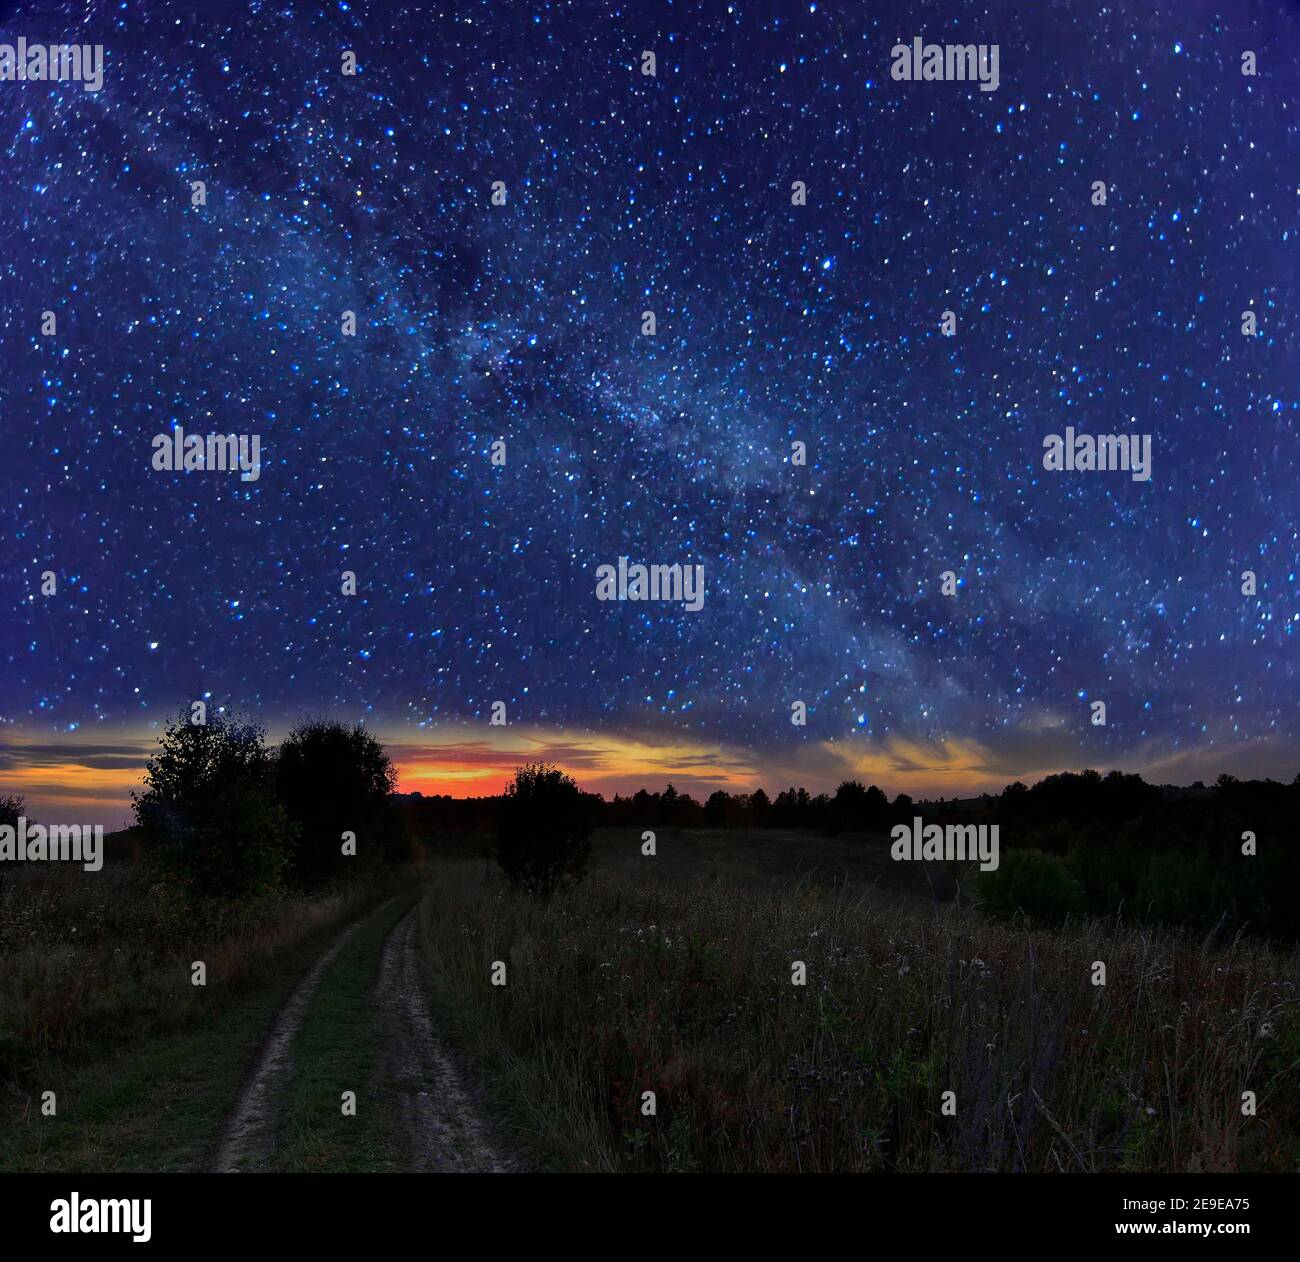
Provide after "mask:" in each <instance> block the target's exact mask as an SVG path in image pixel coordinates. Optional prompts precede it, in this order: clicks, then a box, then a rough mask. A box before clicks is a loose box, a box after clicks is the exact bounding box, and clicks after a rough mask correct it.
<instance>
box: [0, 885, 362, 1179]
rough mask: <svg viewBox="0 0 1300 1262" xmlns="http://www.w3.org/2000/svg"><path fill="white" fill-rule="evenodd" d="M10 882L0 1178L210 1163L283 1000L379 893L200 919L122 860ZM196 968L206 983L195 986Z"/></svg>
mask: <svg viewBox="0 0 1300 1262" xmlns="http://www.w3.org/2000/svg"><path fill="white" fill-rule="evenodd" d="M4 880H5V882H6V886H5V889H4V895H3V898H2V899H0V1170H47V1171H56V1170H71V1171H83V1170H84V1171H101V1170H104V1171H118V1170H192V1169H197V1168H199V1167H201V1165H202V1164H203V1162H204V1160H205V1159H206V1157H207V1155H208V1154H209V1152H210V1151H211V1149H212V1148H213V1146H214V1145H215V1143H216V1139H217V1136H218V1134H219V1132H220V1129H221V1125H222V1123H223V1121H224V1120H225V1117H226V1115H227V1112H228V1110H229V1109H230V1106H231V1103H232V1101H233V1100H234V1098H235V1095H236V1093H237V1092H238V1089H239V1086H240V1083H241V1082H242V1080H243V1077H244V1075H245V1074H246V1072H247V1070H248V1068H249V1066H250V1064H251V1063H252V1062H253V1060H254V1058H255V1057H256V1055H257V1052H258V1049H259V1047H260V1046H261V1044H262V1041H263V1040H264V1038H265V1037H266V1033H267V1030H268V1028H269V1026H270V1024H271V1022H272V1020H273V1019H274V1017H275V1014H276V1013H277V1012H278V1011H279V1009H280V1007H281V1006H282V1005H283V1003H284V1001H285V998H286V997H287V996H288V994H289V992H290V991H291V990H292V989H293V987H294V985H295V984H296V983H297V981H298V979H299V978H300V977H301V976H302V974H303V972H304V971H305V970H306V969H307V968H308V966H309V965H310V963H311V962H312V960H313V959H315V957H316V956H317V955H318V954H319V952H320V950H321V949H322V946H323V945H324V944H325V943H326V942H328V941H329V940H330V938H332V937H333V936H334V935H335V933H336V932H337V931H338V928H339V926H341V925H342V924H344V923H346V922H347V921H349V920H350V919H352V918H354V917H356V916H357V915H360V914H361V913H362V912H364V911H365V910H366V909H367V908H368V907H370V906H373V905H375V904H376V903H378V902H379V901H380V900H381V899H382V897H383V896H384V891H383V890H382V889H374V888H370V887H361V886H359V887H358V888H357V889H356V890H355V891H353V892H352V893H351V894H332V895H329V896H323V897H320V898H285V899H277V900H271V901H267V902H264V903H257V904H250V905H247V906H245V907H242V908H227V909H223V911H222V913H221V914H220V915H219V916H218V917H216V918H215V919H213V920H210V921H204V920H203V919H202V918H199V919H195V918H194V917H193V916H191V917H189V918H188V919H187V917H186V915H185V914H184V912H183V911H182V909H179V908H174V907H171V906H169V905H168V904H167V903H166V901H165V899H164V898H162V897H161V896H160V894H159V892H158V891H157V890H155V889H154V888H153V887H151V886H150V885H149V883H148V878H147V875H146V874H145V872H144V871H143V870H142V869H140V868H138V867H137V866H136V865H134V864H132V863H131V862H129V861H127V860H116V861H110V862H108V863H106V864H105V867H104V870H103V871H102V872H98V873H85V872H82V871H81V870H80V869H79V868H74V867H71V866H67V865H62V866H61V865H53V864H48V865H39V866H37V865H30V866H27V867H25V868H23V867H19V868H10V869H9V870H7V871H6V872H5V873H4ZM195 960H202V961H203V962H204V963H205V964H206V966H207V984H206V985H205V986H194V985H192V984H191V965H192V963H193V962H194V961H195ZM47 1091H53V1092H54V1093H55V1105H56V1111H55V1113H54V1115H53V1116H47V1115H45V1114H44V1113H43V1112H42V1102H43V1095H44V1093H45V1092H47Z"/></svg>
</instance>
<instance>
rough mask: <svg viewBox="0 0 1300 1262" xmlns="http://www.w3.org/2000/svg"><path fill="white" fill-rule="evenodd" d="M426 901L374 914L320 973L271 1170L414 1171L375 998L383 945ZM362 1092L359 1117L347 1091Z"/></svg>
mask: <svg viewBox="0 0 1300 1262" xmlns="http://www.w3.org/2000/svg"><path fill="white" fill-rule="evenodd" d="M419 898H420V893H418V892H417V893H414V894H408V895H404V896H402V897H401V898H399V899H398V900H397V901H396V902H394V903H393V905H392V906H391V907H388V908H385V909H384V910H382V911H380V912H379V913H377V914H376V915H374V916H372V917H371V918H370V920H368V921H367V922H366V923H365V924H364V925H363V926H362V927H361V928H360V929H359V930H358V931H357V933H356V934H354V935H353V937H352V938H351V940H350V941H349V942H348V943H347V944H346V945H345V946H344V948H343V949H342V950H341V951H340V952H339V954H338V957H337V958H336V959H335V960H334V962H333V963H332V964H331V965H330V966H329V968H328V969H327V970H326V971H325V972H324V974H323V975H322V976H321V979H320V982H319V984H318V986H317V988H316V991H315V993H314V994H313V995H312V998H311V1002H310V1003H309V1005H308V1007H307V1011H306V1014H305V1015H304V1017H303V1023H302V1028H301V1029H300V1030H299V1031H298V1034H297V1036H296V1037H295V1038H294V1040H293V1046H292V1052H291V1055H292V1059H293V1073H292V1075H291V1078H290V1082H289V1086H288V1090H287V1091H286V1093H285V1098H284V1105H283V1113H282V1126H281V1131H280V1139H279V1143H278V1144H277V1147H276V1150H275V1154H274V1157H273V1158H272V1162H271V1165H272V1168H273V1169H275V1170H294V1171H310V1172H316V1173H319V1172H348V1173H359V1172H364V1171H393V1170H403V1169H408V1168H409V1157H410V1154H409V1151H408V1145H407V1141H406V1137H405V1134H404V1132H403V1129H402V1123H401V1119H402V1102H401V1100H400V1098H399V1096H398V1093H397V1091H396V1089H395V1087H394V1086H393V1084H392V1083H391V1082H389V1081H388V1080H387V1079H386V1077H385V1075H384V1073H383V1066H382V1063H381V1056H382V1040H383V1035H384V1029H383V1023H382V1021H381V1020H380V1014H379V1011H378V1007H377V1004H376V1000H375V984H376V981H377V979H378V977H379V964H380V957H381V955H382V953H383V948H384V943H385V941H386V940H387V939H388V936H389V934H390V933H391V932H392V931H393V928H394V927H395V926H396V925H397V923H398V921H400V920H401V919H402V917H403V916H404V915H406V913H407V912H408V911H409V910H410V908H411V907H412V905H413V904H414V903H415V902H417V901H418V900H419ZM345 1091H351V1092H354V1093H355V1095H356V1114H355V1116H351V1117H349V1116H345V1115H344V1113H343V1111H342V1110H343V1093H344V1092H345Z"/></svg>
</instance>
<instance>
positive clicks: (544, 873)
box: [496, 763, 591, 898]
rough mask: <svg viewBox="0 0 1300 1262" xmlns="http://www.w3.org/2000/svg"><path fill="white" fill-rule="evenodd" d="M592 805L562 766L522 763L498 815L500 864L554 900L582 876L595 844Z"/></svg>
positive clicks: (518, 880)
mask: <svg viewBox="0 0 1300 1262" xmlns="http://www.w3.org/2000/svg"><path fill="white" fill-rule="evenodd" d="M590 835H591V805H590V802H589V801H588V799H587V798H586V797H585V795H584V794H583V793H582V792H581V791H580V790H579V788H578V786H577V785H576V784H575V783H574V782H573V780H572V779H571V778H570V777H569V776H566V775H565V774H564V773H563V772H562V771H560V770H559V769H558V768H556V767H551V766H548V765H547V764H546V763H534V764H530V765H529V766H527V767H520V768H519V769H518V770H517V771H516V772H515V778H514V779H513V780H512V781H511V782H510V783H509V784H508V785H506V790H505V795H504V797H503V798H502V799H501V807H500V810H499V811H498V813H497V845H496V856H497V862H498V863H499V864H500V865H501V870H502V871H503V872H504V873H505V875H506V877H507V879H508V880H509V881H510V882H511V883H512V884H513V885H517V886H518V887H519V888H520V889H523V890H527V891H528V892H529V893H530V894H536V895H538V896H539V897H542V898H549V897H550V896H551V895H552V894H553V893H555V891H556V889H558V888H559V886H560V885H562V884H564V883H565V882H569V881H572V882H577V881H580V880H582V878H583V876H584V875H585V873H586V870H587V859H588V856H589V855H590V853H591V846H590V845H589V844H588V842H587V838H588V837H589V836H590Z"/></svg>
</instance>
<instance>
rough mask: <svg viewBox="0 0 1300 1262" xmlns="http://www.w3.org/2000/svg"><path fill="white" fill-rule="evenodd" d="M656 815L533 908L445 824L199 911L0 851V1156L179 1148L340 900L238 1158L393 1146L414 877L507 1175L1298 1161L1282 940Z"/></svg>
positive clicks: (453, 1034)
mask: <svg viewBox="0 0 1300 1262" xmlns="http://www.w3.org/2000/svg"><path fill="white" fill-rule="evenodd" d="M656 831H657V833H658V836H657V838H656V843H657V854H656V855H655V856H654V857H653V858H649V857H645V856H644V855H643V854H642V853H641V846H642V830H640V829H610V830H602V831H601V832H599V833H597V834H596V836H595V837H594V838H593V857H592V866H591V873H590V876H589V878H588V880H587V881H586V882H585V883H584V884H583V885H582V886H580V887H578V888H577V889H573V890H570V891H566V892H564V893H562V894H561V895H560V896H558V897H557V898H555V899H554V900H553V901H551V902H550V903H539V902H537V901H534V900H532V899H529V898H527V897H525V896H522V895H519V894H517V893H515V892H513V891H512V890H511V889H510V888H509V887H508V886H507V885H506V884H505V882H504V881H503V879H502V877H501V876H500V874H499V872H498V870H497V868H496V865H495V864H494V863H493V862H492V860H491V857H490V850H491V843H490V840H489V839H487V838H483V837H476V836H473V837H472V836H459V837H452V838H436V839H431V840H430V842H429V843H428V852H429V855H428V862H427V863H426V864H424V865H422V866H421V868H420V869H419V870H414V869H407V870H403V871H402V872H400V873H395V874H393V876H392V877H391V879H390V880H389V881H388V882H387V883H386V884H379V885H371V886H364V887H358V888H357V889H356V890H354V891H353V892H351V893H350V894H347V895H343V894H334V895H329V896H322V897H319V898H314V899H312V898H297V899H289V898H283V899H276V900H269V901H267V902H262V903H250V904H247V905H241V906H236V907H225V908H222V909H220V910H219V911H218V910H213V911H211V913H210V914H206V913H205V914H204V915H196V913H195V912H194V911H193V909H188V910H187V909H185V908H182V907H177V906H173V905H171V904H169V902H168V900H167V898H166V896H165V891H160V890H158V889H157V888H155V887H153V886H150V885H149V884H148V876H147V873H146V872H145V870H144V869H142V868H139V867H137V866H136V865H133V864H131V863H130V862H128V861H127V860H125V859H120V860H115V861H113V862H112V863H110V864H109V865H107V866H106V868H105V870H104V872H102V873H98V874H83V873H80V872H79V871H77V870H75V869H70V868H66V867H65V868H56V867H55V866H53V865H49V866H43V867H31V868H29V869H27V870H25V871H21V872H18V873H14V872H13V871H12V870H11V871H9V872H6V873H5V874H4V879H5V881H6V883H7V884H6V886H5V888H4V891H3V896H2V897H0V1053H2V1055H0V1085H2V1087H3V1100H2V1103H3V1113H0V1141H2V1142H0V1169H24V1170H87V1171H95V1170H192V1169H198V1168H202V1167H203V1166H204V1164H205V1163H206V1162H207V1161H208V1160H209V1158H210V1157H211V1154H212V1153H213V1150H214V1145H215V1144H216V1141H217V1137H218V1135H219V1134H220V1133H221V1131H222V1126H223V1121H224V1120H225V1119H227V1118H228V1117H229V1116H230V1113H231V1109H232V1106H233V1104H234V1102H235V1100H236V1097H237V1095H238V1093H239V1090H240V1086H241V1084H242V1083H244V1082H245V1081H246V1078H247V1075H248V1073H249V1071H250V1069H251V1067H252V1066H253V1065H254V1064H255V1063H256V1062H257V1060H258V1055H259V1051H260V1049H261V1048H262V1047H263V1045H264V1041H265V1039H266V1037H267V1034H268V1032H269V1030H270V1029H271V1027H272V1024H273V1022H274V1021H275V1019H276V1016H277V1014H278V1013H279V1012H280V1011H281V1010H282V1008H283V1007H284V1004H285V1001H286V999H287V997H288V996H289V995H290V993H291V992H292V991H293V990H294V987H295V985H296V984H297V982H298V981H299V979H301V978H302V977H303V976H304V974H305V973H306V972H307V970H308V969H309V968H310V967H311V965H312V964H313V962H314V961H316V960H317V959H318V958H320V957H321V954H322V951H323V950H324V948H325V947H326V946H327V945H328V944H330V943H331V942H337V941H338V939H339V936H340V931H341V929H342V927H343V926H344V925H345V924H350V923H353V922H357V923H358V927H357V929H356V931H355V932H354V933H353V934H352V936H351V937H349V938H348V939H347V940H346V942H345V943H344V944H343V945H342V946H341V947H340V949H339V951H338V954H337V955H336V956H335V957H334V958H333V959H332V962H330V963H329V964H328V967H326V968H325V969H324V971H323V972H322V973H321V974H320V978H319V982H318V984H317V985H316V989H315V991H314V992H313V994H312V997H311V1000H310V1003H309V1005H308V1006H307V1008H306V1010H305V1015H304V1017H303V1020H302V1023H301V1026H300V1028H297V1029H296V1030H295V1033H294V1036H293V1042H292V1075H291V1076H290V1077H289V1078H288V1080H287V1083H286V1085H285V1087H284V1090H283V1093H282V1095H281V1097H280V1098H279V1099H278V1100H277V1116H276V1143H275V1147H274V1152H273V1155H272V1157H271V1158H270V1160H269V1168H273V1169H280V1170H289V1169H293V1170H337V1171H359V1170H380V1171H382V1170H393V1169H401V1168H407V1163H408V1161H409V1152H408V1147H407V1145H406V1139H407V1136H406V1135H405V1134H404V1132H403V1127H402V1124H401V1118H400V1116H399V1115H400V1113H401V1112H402V1105H403V1101H402V1100H401V1099H400V1093H399V1092H396V1091H395V1090H394V1088H393V1085H392V1082H391V1081H390V1080H388V1079H386V1077H385V1074H384V1072H383V1069H382V1062H383V1059H384V1055H385V1047H384V1045H383V1044H384V1035H383V1033H382V1030H381V1028H380V1025H379V1023H378V1018H377V1008H376V984H377V980H378V976H379V972H380V959H381V955H382V952H383V948H384V944H385V941H386V939H387V938H388V935H389V934H390V931H391V930H392V928H393V926H394V925H395V924H397V922H398V920H399V918H400V917H401V916H402V914H403V913H404V912H405V911H406V910H407V909H408V908H409V907H410V906H412V905H413V904H414V903H415V902H416V900H417V899H419V900H421V901H420V903H419V908H418V911H417V915H418V935H417V941H418V963H419V968H418V970H417V972H418V977H419V981H417V982H416V983H414V989H415V990H418V989H419V987H420V986H423V987H424V988H425V997H426V998H427V1001H428V1003H429V1005H430V1008H431V1011H432V1013H433V1016H434V1022H435V1027H436V1029H437V1031H438V1033H439V1034H440V1035H441V1036H442V1038H443V1039H444V1040H445V1041H446V1042H447V1043H448V1044H449V1045H450V1046H451V1047H452V1048H454V1049H455V1052H456V1054H457V1056H458V1057H460V1058H461V1060H462V1061H463V1063H465V1064H466V1065H468V1067H469V1068H470V1069H471V1070H472V1071H473V1073H474V1077H475V1078H476V1079H477V1082H478V1084H479V1086H480V1087H481V1088H482V1094H483V1097H484V1100H485V1103H486V1105H487V1108H488V1111H489V1114H490V1115H491V1117H492V1118H493V1120H494V1121H495V1126H496V1130H497V1133H498V1135H499V1136H500V1138H501V1139H502V1141H503V1142H504V1144H505V1145H506V1146H508V1147H509V1149H510V1150H511V1151H512V1152H513V1153H515V1154H517V1155H518V1156H519V1158H520V1159H521V1163H522V1164H526V1165H527V1166H530V1167H532V1168H534V1169H541V1170H607V1171H622V1170H626V1171H690V1170H724V1171H726V1170H758V1171H763V1170H772V1171H797V1170H804V1171H829V1170H845V1171H871V1170H908V1171H929V1170H942V1171H947V1170H970V1171H982V1170H1047V1171H1055V1170H1066V1171H1075V1170H1079V1171H1084V1170H1086V1171H1103V1170H1141V1171H1146V1170H1160V1171H1199V1170H1204V1171H1215V1170H1238V1169H1240V1170H1285V1171H1293V1172H1294V1171H1297V1170H1300V1090H1297V1087H1298V1086H1300V1072H1298V1070H1300V1019H1298V1015H1297V1007H1298V1003H1297V1001H1298V1000H1300V955H1297V953H1296V952H1295V951H1277V950H1270V949H1268V948H1267V947H1265V946H1263V945H1261V944H1258V943H1252V942H1248V941H1238V942H1235V943H1216V944H1215V946H1214V948H1213V949H1210V948H1208V947H1207V946H1206V944H1205V942H1204V941H1203V940H1201V939H1199V938H1196V937H1193V936H1190V935H1177V934H1171V933H1168V932H1164V931H1156V930H1152V929H1149V928H1144V927H1140V926H1134V925H1125V924H1115V923H1098V922H1086V923H1079V924H1070V925H1067V926H1066V927H1065V928H1064V929H1063V930H1061V931H1057V932H1048V931H1044V930H1037V929H1028V928H1026V927H1024V926H1021V925H1017V924H1013V923H1005V922H1001V923H1000V922H993V921H987V920H985V919H984V918H983V917H981V916H980V914H979V913H978V911H976V910H974V909H973V906H974V903H973V900H972V897H971V895H972V893H973V892H974V890H975V888H976V886H977V882H978V878H977V877H976V876H975V875H974V874H972V873H966V874H962V875H961V880H960V887H961V892H962V897H961V898H960V899H959V900H956V901H954V900H953V899H952V898H951V895H952V894H953V893H954V892H955V891H956V889H957V888H958V882H957V881H956V880H955V879H954V878H955V874H954V873H953V872H951V871H946V870H944V869H943V868H942V867H940V866H939V865H935V866H934V868H933V869H932V870H927V869H926V868H925V867H924V866H922V865H917V864H898V863H894V862H893V861H892V860H891V859H890V857H889V853H888V842H887V840H886V839H884V838H864V837H851V836H844V837H838V838H824V837H820V836H816V835H811V834H802V833H789V834H781V833H777V832H769V831H761V830H755V831H753V832H751V833H745V832H742V831H735V832H725V831H707V830H700V831H694V832H679V831H674V830H671V829H662V830H656ZM196 959H202V960H204V961H205V962H206V964H207V967H208V984H207V986H205V987H195V986H192V985H191V984H190V966H191V964H192V962H193V961H194V960H196ZM497 962H500V963H503V964H504V965H505V968H506V984H505V985H504V986H494V985H492V984H491V974H492V970H493V967H494V965H495V964H496V963H497ZM1098 962H1101V963H1104V964H1105V967H1106V984H1105V985H1104V986H1098V985H1094V984H1093V975H1094V968H1095V965H1096V964H1097V963H1098ZM796 964H802V965H803V966H804V970H805V972H806V982H805V984H804V985H795V984H794V982H793V978H794V969H795V966H796ZM408 993H410V992H409V991H408ZM344 1090H355V1091H357V1093H358V1097H359V1100H358V1103H359V1106H360V1107H359V1110H358V1114H357V1116H356V1117H354V1118H349V1119H346V1120H344V1119H343V1118H342V1116H341V1114H340V1111H339V1098H340V1093H341V1092H342V1091H344ZM44 1091H54V1092H55V1093H56V1096H57V1101H58V1111H57V1114H56V1115H55V1116H54V1117H46V1116H43V1115H42V1113H41V1108H40V1104H41V1095H42V1092H44ZM1247 1091H1249V1092H1253V1093H1254V1096H1255V1100H1256V1112H1255V1115H1254V1116H1246V1115H1243V1112H1242V1093H1243V1092H1247ZM647 1092H652V1093H653V1095H654V1106H655V1107H654V1111H653V1113H651V1112H649V1111H647V1109H646V1107H645V1101H646V1099H647V1097H646V1094H645V1093H647ZM946 1092H951V1093H953V1094H952V1097H951V1101H952V1104H953V1107H952V1108H948V1109H945V1107H944V1102H945V1094H944V1093H946ZM408 1103H409V1102H408Z"/></svg>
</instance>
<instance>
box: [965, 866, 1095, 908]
mask: <svg viewBox="0 0 1300 1262" xmlns="http://www.w3.org/2000/svg"><path fill="white" fill-rule="evenodd" d="M978 894H979V901H980V905H981V906H982V907H983V909H984V910H985V911H986V912H987V913H988V914H989V915H992V916H1000V917H1004V918H1010V917H1012V916H1016V915H1023V916H1026V917H1028V919H1030V920H1032V921H1034V922H1036V923H1039V924H1060V923H1061V921H1063V920H1064V919H1065V918H1066V917H1067V916H1069V915H1072V914H1077V913H1079V912H1081V911H1083V910H1084V907H1085V904H1086V899H1085V895H1084V890H1083V886H1082V885H1080V884H1079V882H1078V881H1077V880H1076V879H1075V877H1074V874H1073V873H1072V872H1071V871H1070V869H1069V867H1068V865H1067V864H1066V862H1065V860H1063V859H1058V858H1057V857H1056V856H1055V855H1050V854H1045V853H1044V852H1043V851H1041V850H1007V851H1004V852H1003V854H1002V860H1001V863H1000V864H999V866H998V868H997V870H996V871H993V872H988V873H985V874H984V875H983V876H982V877H981V878H980V882H979V887H978Z"/></svg>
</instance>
